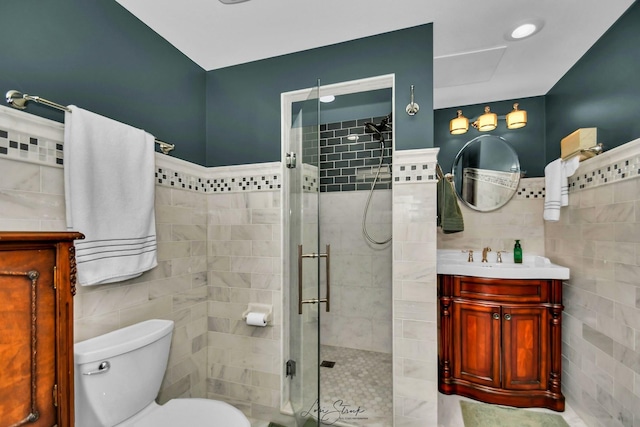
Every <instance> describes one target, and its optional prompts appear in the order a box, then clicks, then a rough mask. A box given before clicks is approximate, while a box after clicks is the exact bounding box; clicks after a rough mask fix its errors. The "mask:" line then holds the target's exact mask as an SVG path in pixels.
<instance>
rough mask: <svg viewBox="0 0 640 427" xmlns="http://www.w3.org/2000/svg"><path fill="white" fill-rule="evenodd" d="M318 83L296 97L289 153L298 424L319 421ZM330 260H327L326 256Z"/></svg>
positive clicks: (290, 273) (294, 398)
mask: <svg viewBox="0 0 640 427" xmlns="http://www.w3.org/2000/svg"><path fill="white" fill-rule="evenodd" d="M319 85H320V82H319V81H318V85H317V86H316V87H315V88H313V89H312V90H311V92H310V93H309V94H308V96H307V97H306V99H305V100H302V101H299V102H294V103H292V107H291V108H292V111H291V117H292V120H291V129H290V136H289V147H288V151H287V153H286V154H285V157H286V162H287V171H288V188H287V189H286V190H287V191H288V197H289V218H288V220H289V227H288V231H289V239H288V242H287V252H288V265H289V268H288V270H289V271H288V276H289V280H288V283H289V307H290V310H289V313H288V314H289V325H290V326H289V333H290V337H289V338H290V339H289V342H290V357H291V361H293V363H294V364H295V368H294V367H293V366H292V362H291V361H290V362H289V364H290V366H288V370H289V371H290V372H291V369H295V374H294V375H293V376H292V377H291V383H290V387H291V388H290V398H291V405H292V407H293V408H292V409H293V411H294V413H295V416H296V419H297V422H298V425H299V426H303V425H304V426H305V427H309V426H315V425H319V424H318V421H317V419H318V399H319V396H320V381H319V375H320V371H319V370H320V363H319V357H320V356H319V353H320V311H321V310H322V309H324V307H322V305H321V297H320V286H319V284H320V269H321V263H322V262H321V259H322V258H324V255H325V254H323V253H320V249H319V241H320V240H319V229H318V227H319V224H320V222H319V215H318V212H319V205H318V203H319V139H320V135H319V133H320V127H319V122H320V121H319V114H320V104H319V96H318V94H319ZM327 261H328V260H327Z"/></svg>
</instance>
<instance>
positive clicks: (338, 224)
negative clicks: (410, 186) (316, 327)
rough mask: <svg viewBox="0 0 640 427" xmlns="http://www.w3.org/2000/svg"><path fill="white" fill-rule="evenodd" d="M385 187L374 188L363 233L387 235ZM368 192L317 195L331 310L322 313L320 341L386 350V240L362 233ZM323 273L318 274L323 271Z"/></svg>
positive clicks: (388, 319) (388, 274) (388, 336)
mask: <svg viewBox="0 0 640 427" xmlns="http://www.w3.org/2000/svg"><path fill="white" fill-rule="evenodd" d="M391 195H392V194H391V190H375V191H374V193H373V196H372V198H371V203H370V206H369V212H368V214H367V231H368V233H369V235H370V236H371V237H373V238H374V239H376V240H377V241H383V240H385V239H387V238H388V237H389V236H390V235H391ZM368 196H369V191H340V192H328V193H321V194H320V221H321V226H320V227H321V229H322V233H321V238H322V241H321V243H320V244H321V246H320V247H321V248H324V247H325V246H324V245H325V244H327V243H328V244H330V245H331V311H330V312H329V313H324V312H323V313H322V331H321V334H320V336H321V339H322V344H326V345H333V346H338V347H348V348H355V349H360V350H369V351H378V352H383V353H391V350H392V345H391V337H392V330H391V306H392V304H391V282H392V279H391V243H387V244H385V245H373V244H371V243H369V242H367V240H365V238H364V237H363V235H362V215H363V212H364V209H365V205H366V202H367V197H368ZM323 277H324V275H323Z"/></svg>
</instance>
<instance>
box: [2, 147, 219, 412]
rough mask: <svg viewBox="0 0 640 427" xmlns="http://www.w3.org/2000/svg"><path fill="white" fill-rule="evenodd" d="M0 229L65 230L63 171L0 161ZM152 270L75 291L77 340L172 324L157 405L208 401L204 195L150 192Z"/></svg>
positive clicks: (171, 191)
mask: <svg viewBox="0 0 640 427" xmlns="http://www.w3.org/2000/svg"><path fill="white" fill-rule="evenodd" d="M0 170H2V174H3V179H2V180H0V229H2V230H25V231H47V230H52V231H64V230H66V225H65V204H64V188H63V170H62V168H60V167H51V166H43V165H38V164H31V163H26V162H22V161H16V160H13V159H0ZM156 220H157V233H158V267H156V268H154V269H153V270H150V271H149V272H146V273H144V274H143V275H142V276H140V277H137V278H135V279H132V280H128V281H125V282H120V283H117V284H109V285H101V286H91V287H84V286H78V288H77V294H76V297H75V299H74V305H75V314H74V318H75V321H74V328H75V341H76V342H77V341H82V340H84V339H88V338H91V337H94V336H97V335H101V334H103V333H106V332H109V331H112V330H115V329H118V328H121V327H124V326H127V325H130V324H133V323H137V322H140V321H143V320H147V319H151V318H163V319H171V320H174V321H175V329H174V332H173V340H172V345H171V354H170V359H169V367H168V370H167V373H166V376H165V379H164V382H163V385H162V390H161V393H160V401H166V400H168V399H171V398H174V397H184V396H199V397H204V396H205V395H206V393H205V391H206V390H205V389H206V357H207V348H206V338H207V308H208V307H207V302H206V299H207V274H206V268H207V262H206V261H207V259H206V249H207V248H206V243H205V241H206V226H207V222H206V195H204V194H196V193H191V192H186V191H182V190H173V189H169V188H165V187H161V186H157V187H156Z"/></svg>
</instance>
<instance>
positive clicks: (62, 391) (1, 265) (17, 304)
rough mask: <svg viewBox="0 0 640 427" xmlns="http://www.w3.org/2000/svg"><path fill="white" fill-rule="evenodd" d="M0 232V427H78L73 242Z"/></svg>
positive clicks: (65, 236)
mask: <svg viewBox="0 0 640 427" xmlns="http://www.w3.org/2000/svg"><path fill="white" fill-rule="evenodd" d="M83 237H84V236H83V235H82V234H80V233H65V232H60V233H54V232H24V233H18V232H0V318H1V321H0V366H1V367H2V368H1V369H0V427H8V426H11V427H14V426H15V427H17V426H23V425H25V426H29V427H31V426H33V427H40V426H42V427H52V426H56V425H57V426H58V427H73V415H74V414H73V409H74V408H73V295H74V294H75V277H76V263H75V250H74V246H73V241H74V240H75V239H82V238H83Z"/></svg>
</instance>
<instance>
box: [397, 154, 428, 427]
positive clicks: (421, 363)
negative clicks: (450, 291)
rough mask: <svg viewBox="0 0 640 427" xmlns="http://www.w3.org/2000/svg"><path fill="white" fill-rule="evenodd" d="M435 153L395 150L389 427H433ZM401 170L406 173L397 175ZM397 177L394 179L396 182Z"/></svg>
mask: <svg viewBox="0 0 640 427" xmlns="http://www.w3.org/2000/svg"><path fill="white" fill-rule="evenodd" d="M437 153H438V149H437V148H435V149H424V150H405V151H396V152H395V155H394V158H393V162H394V185H393V198H392V210H393V275H392V279H393V395H394V426H396V427H425V426H431V425H437V419H438V405H437V401H438V379H437V365H438V360H437V348H438V344H437V321H436V298H437V297H436V240H437V237H436V208H435V206H436V180H435V174H434V173H433V171H434V170H435V169H434V168H435V164H436V158H437ZM400 167H402V168H403V170H404V171H405V172H406V173H399V174H396V173H395V171H396V169H400ZM396 178H398V179H397V180H396Z"/></svg>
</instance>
